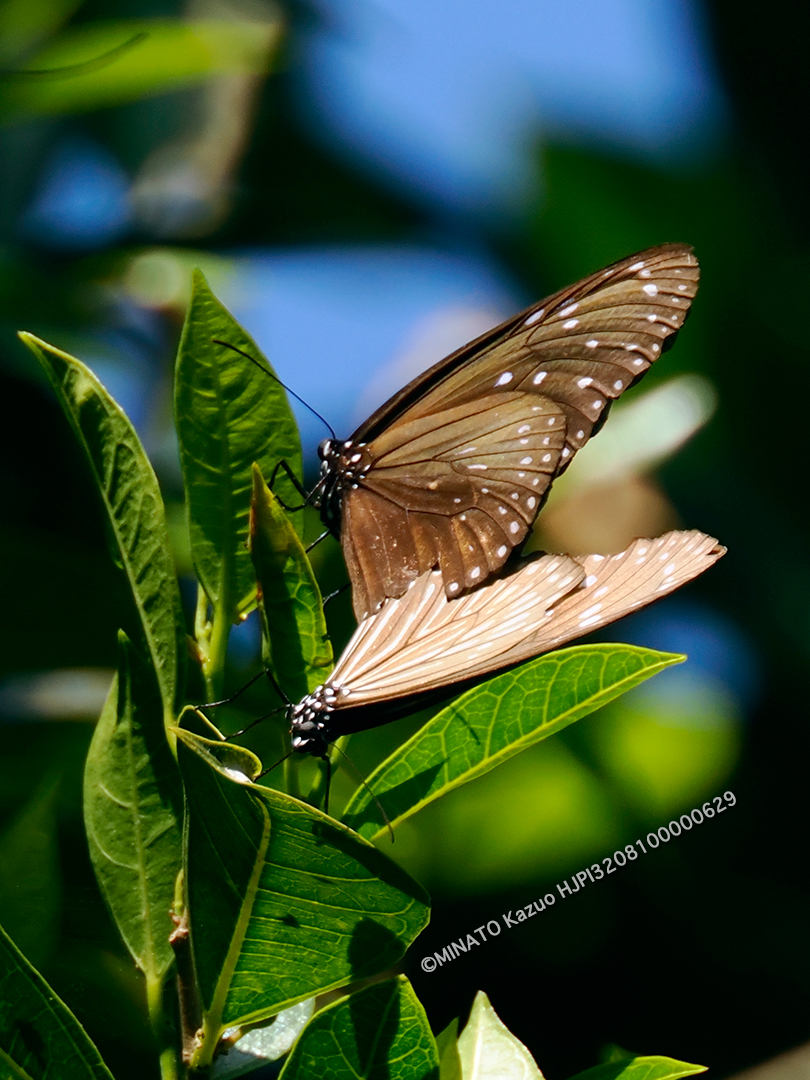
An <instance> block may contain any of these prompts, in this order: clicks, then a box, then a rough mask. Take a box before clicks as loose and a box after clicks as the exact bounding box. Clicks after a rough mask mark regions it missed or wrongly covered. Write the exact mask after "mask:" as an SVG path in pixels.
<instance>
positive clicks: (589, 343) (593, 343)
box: [585, 337, 599, 349]
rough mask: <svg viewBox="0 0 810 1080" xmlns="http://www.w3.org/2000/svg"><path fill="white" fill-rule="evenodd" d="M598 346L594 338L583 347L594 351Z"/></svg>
mask: <svg viewBox="0 0 810 1080" xmlns="http://www.w3.org/2000/svg"><path fill="white" fill-rule="evenodd" d="M598 344H599V342H598V341H597V340H596V338H595V337H592V338H591V340H590V341H586V342H585V346H586V348H588V349H595V348H596V346H597V345H598Z"/></svg>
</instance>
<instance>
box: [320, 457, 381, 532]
mask: <svg viewBox="0 0 810 1080" xmlns="http://www.w3.org/2000/svg"><path fill="white" fill-rule="evenodd" d="M318 457H319V458H320V459H321V479H320V485H321V495H320V498H319V500H318V503H317V505H318V507H319V508H320V511H321V519H322V520H323V523H324V524H325V525H326V527H327V528H328V529H330V530H331V531H332V532H334V533H337V532H338V531H339V527H340V517H341V508H342V504H343V495H344V492H346V491H348V490H349V489H350V488H352V487H357V485H358V484H359V483H360V481H361V480H363V478H364V477H365V475H366V473H367V472H368V470H369V469H370V468H371V466H372V457H371V454H370V452H369V449H368V447H367V445H366V444H365V443H362V442H360V443H355V442H354V441H353V440H352V439H346V441H345V442H340V441H338V440H337V439H324V440H323V442H321V443H320V444H319V446H318Z"/></svg>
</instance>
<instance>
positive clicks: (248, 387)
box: [175, 271, 301, 623]
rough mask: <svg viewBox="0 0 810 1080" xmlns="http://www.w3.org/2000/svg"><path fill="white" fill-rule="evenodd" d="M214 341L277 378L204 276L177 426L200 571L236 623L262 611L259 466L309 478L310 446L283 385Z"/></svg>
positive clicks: (192, 311) (283, 490)
mask: <svg viewBox="0 0 810 1080" xmlns="http://www.w3.org/2000/svg"><path fill="white" fill-rule="evenodd" d="M215 339H217V340H220V341H227V342H228V343H229V344H230V345H234V346H236V347H237V348H239V349H242V350H243V351H244V352H246V353H248V354H249V355H250V356H254V357H256V358H257V359H261V360H262V363H263V364H264V365H265V366H266V367H267V368H268V370H270V371H272V369H271V368H270V365H269V364H268V363H267V361H266V360H265V359H264V357H262V354H261V353H260V352H259V350H258V349H257V347H256V345H255V343H254V342H253V341H252V340H251V338H250V337H248V335H247V334H246V333H245V331H244V330H243V329H242V328H241V327H240V326H239V324H238V323H237V322H236V320H235V319H234V318H233V316H232V315H231V314H230V312H228V311H227V310H226V309H225V308H224V307H223V306H222V304H220V303H219V301H218V300H217V299H216V298H215V297H214V296H213V294H212V293H211V291H210V289H209V288H208V285H207V284H206V281H205V278H204V277H203V276H202V274H201V273H200V272H199V271H197V272H196V273H195V275H194V286H193V293H192V298H191V305H190V307H189V310H188V315H187V317H186V324H185V327H184V329H183V337H182V340H181V342H180V349H179V352H178V355H177V373H176V377H175V416H176V422H177V434H178V437H179V439H180V462H181V464H182V467H183V478H184V480H185V486H186V497H187V499H188V510H189V530H190V533H191V546H192V554H193V558H194V567H195V570H196V572H197V577H198V578H199V580H200V582H201V584H202V586H203V588H204V589H205V593H206V595H207V597H208V599H209V600H210V602H211V604H212V605H213V607H214V609H215V619H216V617H217V612H219V613H221V614H220V617H221V618H222V619H225V620H227V622H228V623H231V622H236V621H238V620H239V618H240V616H241V615H243V614H245V613H246V612H248V611H250V610H251V609H252V608H253V607H255V603H256V577H255V574H254V570H253V564H252V562H251V558H250V552H249V551H248V547H247V544H248V531H249V518H250V498H251V492H252V490H253V478H252V467H253V463H254V461H255V462H257V463H258V464H259V466H260V468H261V469H262V471H263V472H264V473H265V474H266V475H268V476H269V475H270V473H271V472H272V471H273V469H274V467H275V466H276V465H277V464H278V462H279V461H281V460H284V461H286V462H287V464H288V465H289V467H290V468H291V469H292V471H293V472H294V473H295V475H296V476H297V477H299V478H300V476H301V442H300V439H299V436H298V429H297V427H296V425H295V420H294V419H293V415H292V412H291V410H290V406H289V403H288V401H287V395H286V393H285V391H284V388H283V387H282V386H281V385H280V383H279V382H278V381H277V380H276V379H275V378H274V377H271V376H268V375H267V374H265V373H263V372H262V371H261V370H260V369H259V368H258V367H257V366H256V364H253V363H251V362H250V360H248V359H246V358H245V357H244V356H240V355H239V353H236V352H234V351H233V349H228V348H225V347H224V346H223V345H215V344H214V340H215ZM278 490H279V492H280V495H281V498H282V499H283V500H284V502H285V503H288V504H289V503H298V502H300V501H301V499H300V496H299V495H297V493H296V492H295V489H294V488H293V486H292V485H291V484H290V482H289V480H288V479H287V477H286V476H283V477H282V476H280V477H279V483H278ZM297 521H298V523H299V525H300V524H301V515H300V514H299V515H298V516H297Z"/></svg>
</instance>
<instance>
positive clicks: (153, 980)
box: [146, 975, 179, 1080]
mask: <svg viewBox="0 0 810 1080" xmlns="http://www.w3.org/2000/svg"><path fill="white" fill-rule="evenodd" d="M163 985H164V978H163V977H159V976H156V975H148V976H147V977H146V1005H147V1009H148V1010H149V1025H150V1027H151V1028H152V1036H153V1038H154V1040H155V1045H156V1046H157V1049H158V1060H159V1061H160V1077H161V1080H179V1073H178V1071H177V1048H176V1047H175V1046H174V1044H173V1041H172V1037H171V1030H170V1025H169V1024H168V1022H167V1018H166V1014H165V1012H164V1009H163Z"/></svg>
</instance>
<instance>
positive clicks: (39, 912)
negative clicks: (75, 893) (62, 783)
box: [0, 776, 62, 964]
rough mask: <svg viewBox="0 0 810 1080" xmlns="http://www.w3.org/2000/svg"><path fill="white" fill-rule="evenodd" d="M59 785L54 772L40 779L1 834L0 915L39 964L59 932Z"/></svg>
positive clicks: (9, 931) (60, 880) (10, 932)
mask: <svg viewBox="0 0 810 1080" xmlns="http://www.w3.org/2000/svg"><path fill="white" fill-rule="evenodd" d="M58 789H59V781H58V778H57V777H56V776H50V777H48V778H47V779H46V780H44V781H43V782H42V783H40V784H38V785H37V787H36V788H35V789H34V792H33V794H32V796H31V798H30V799H29V800H28V801H27V802H26V803H25V805H24V806H23V808H22V810H21V811H20V813H19V814H18V815H17V816H16V817H15V818H14V819H13V820H12V821H11V822H10V823H9V824H8V825H7V826H6V828H5V830H4V831H3V833H2V834H0V921H2V924H3V925H4V926H5V927H6V929H7V931H8V933H9V935H10V936H11V937H12V938H13V939H14V941H16V942H18V944H19V946H20V948H21V949H22V950H23V951H24V952H25V955H26V956H28V957H30V959H31V960H32V962H36V963H38V964H39V963H42V962H43V961H44V960H45V959H47V957H48V955H49V953H50V951H51V949H52V948H53V946H54V945H55V944H56V940H57V938H58V935H59V914H60V909H61V892H62V876H61V872H60V868H59V845H58V840H57V835H56V805H55V804H56V797H57V794H58Z"/></svg>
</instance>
